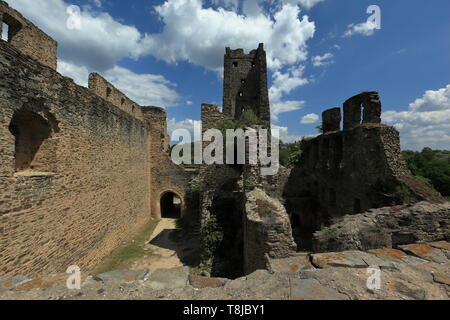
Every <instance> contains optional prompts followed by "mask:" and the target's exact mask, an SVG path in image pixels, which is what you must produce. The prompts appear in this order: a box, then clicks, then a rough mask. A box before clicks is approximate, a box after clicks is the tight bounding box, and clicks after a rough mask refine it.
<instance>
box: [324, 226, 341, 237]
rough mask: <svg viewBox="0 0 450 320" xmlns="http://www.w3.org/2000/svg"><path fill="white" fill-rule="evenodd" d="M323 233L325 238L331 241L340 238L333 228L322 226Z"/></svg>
mask: <svg viewBox="0 0 450 320" xmlns="http://www.w3.org/2000/svg"><path fill="white" fill-rule="evenodd" d="M321 232H322V234H323V236H324V237H325V238H326V239H327V240H329V241H335V240H337V239H338V238H339V234H338V232H337V231H336V230H335V229H333V228H329V227H323V226H322V228H321Z"/></svg>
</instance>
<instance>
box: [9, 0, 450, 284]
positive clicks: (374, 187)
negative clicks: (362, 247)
mask: <svg viewBox="0 0 450 320" xmlns="http://www.w3.org/2000/svg"><path fill="white" fill-rule="evenodd" d="M0 22H1V24H0V26H3V24H6V25H7V26H8V38H7V39H6V41H3V40H2V41H0V74H1V75H2V77H1V78H0V150H1V153H0V190H1V192H0V231H1V232H0V248H1V253H0V275H13V274H26V275H31V276H34V275H39V274H50V273H59V272H64V271H65V269H66V268H67V267H68V266H69V265H74V264H76V265H78V266H79V267H81V268H82V269H85V270H89V268H91V267H92V266H94V265H96V264H97V263H98V262H99V261H101V260H102V259H103V258H104V257H106V256H107V255H108V254H109V253H110V252H111V251H112V250H113V249H115V248H116V247H118V246H119V245H120V244H121V243H122V242H123V241H125V240H126V239H128V238H129V237H130V236H131V235H133V234H134V233H135V232H136V231H137V230H138V229H139V228H141V227H142V226H143V225H145V224H146V223H147V222H148V221H149V220H150V219H152V218H153V219H159V218H161V217H163V216H164V215H165V214H166V213H167V212H168V210H169V211H170V210H171V206H174V198H179V199H180V208H179V209H180V215H184V214H185V209H186V199H185V198H186V190H187V188H188V183H189V178H188V175H187V174H186V173H185V171H184V170H183V169H182V168H181V167H179V166H176V165H175V164H174V163H173V162H172V161H171V159H170V157H169V155H168V149H169V138H168V136H167V120H166V117H167V114H166V112H165V111H164V110H163V109H162V108H159V107H154V106H140V105H139V104H137V103H136V102H134V101H132V100H131V99H129V98H128V97H127V96H126V95H124V94H123V93H122V92H120V91H119V90H118V89H117V88H115V87H114V86H113V85H112V84H111V83H109V82H108V81H107V80H106V79H104V78H103V77H102V76H101V75H99V74H97V73H93V74H91V75H90V76H89V85H88V88H85V87H82V86H79V85H76V84H75V83H74V81H73V80H72V79H70V78H67V77H64V76H62V75H60V74H59V73H58V72H56V66H57V58H56V51H57V43H56V41H54V40H53V39H51V38H50V37H49V36H48V35H46V34H45V33H44V32H42V31H41V30H39V28H37V27H36V26H35V25H33V24H32V23H31V22H30V21H28V20H27V19H25V18H24V17H23V16H22V15H21V14H20V13H19V12H17V11H16V10H14V9H12V8H11V7H9V6H8V4H7V3H6V2H4V1H1V0H0ZM0 31H1V30H0ZM224 65H225V68H224V96H223V112H220V111H219V108H218V107H217V106H214V105H206V104H205V105H202V110H201V120H202V132H203V133H204V132H205V131H206V130H208V129H212V128H217V126H218V124H221V123H225V122H227V121H228V122H229V121H236V120H239V119H240V118H241V116H242V115H243V114H244V112H245V111H247V110H251V111H252V113H253V114H254V115H255V116H256V118H257V123H253V124H249V125H248V127H250V128H253V129H255V128H266V129H270V105H269V97H268V88H267V65H266V53H265V51H264V47H263V45H262V44H260V45H259V46H258V48H257V49H256V50H253V51H251V52H250V53H244V51H243V50H242V49H237V50H231V49H230V48H227V49H226V54H225V57H224ZM361 115H362V116H361ZM380 116H381V103H380V98H379V96H378V93H376V92H364V93H361V94H359V95H357V96H355V97H353V98H351V99H349V100H348V101H346V102H345V103H344V108H343V116H342V114H341V109H340V108H334V109H330V110H327V111H325V112H324V113H323V115H322V118H323V126H322V129H323V134H321V135H320V136H318V137H316V138H314V139H310V140H305V141H303V142H302V143H301V146H302V150H303V153H302V156H301V159H300V160H299V162H298V163H297V164H296V165H295V166H294V167H293V168H290V169H283V170H282V172H280V174H279V175H277V176H267V177H263V176H261V175H260V174H259V170H258V167H259V166H260V165H259V164H258V165H249V164H242V165H209V166H206V165H203V166H202V167H201V169H200V184H201V204H200V208H199V211H200V220H201V225H202V227H203V230H215V229H214V228H218V229H220V230H221V232H222V233H223V237H222V238H221V239H220V241H219V242H218V243H215V246H214V248H213V249H212V251H211V254H210V256H208V257H207V258H208V260H209V261H208V262H209V264H210V265H209V266H210V268H211V271H212V275H217V276H224V277H229V278H238V277H240V276H242V275H244V274H249V273H252V272H253V271H255V270H258V269H265V268H268V264H269V261H270V260H271V259H281V258H288V257H291V256H293V255H295V254H296V250H297V249H314V248H313V247H314V246H313V243H312V242H313V240H314V237H313V234H314V233H315V232H317V231H320V230H321V229H322V230H323V227H324V226H329V225H332V224H333V223H334V221H333V219H335V218H342V217H348V216H355V215H358V214H359V213H363V212H365V211H366V210H368V209H374V208H381V207H387V208H388V209H385V210H384V211H383V212H384V213H383V214H385V216H389V215H386V212H385V211H388V213H389V210H390V209H389V207H391V206H394V205H404V204H414V203H416V202H418V201H428V202H442V201H443V199H442V197H441V196H440V195H439V194H438V193H437V192H435V191H433V190H431V189H430V188H428V187H427V186H425V185H423V184H422V183H420V182H419V181H417V180H415V179H414V178H413V177H412V175H411V173H410V172H409V170H408V169H407V167H406V165H405V163H404V161H403V159H402V157H401V154H400V141H399V139H400V138H399V133H398V132H397V130H396V129H395V128H393V127H390V126H386V125H383V124H381V118H380ZM342 120H343V130H341V121H342ZM204 146H205V145H203V147H204ZM246 158H248V151H247V157H246ZM172 209H173V208H172ZM443 214H447V216H448V213H447V212H444V213H443ZM443 214H436V215H433V216H436V217H438V218H436V219H440V218H439V217H440V216H442V215H443ZM430 216H431V215H430ZM389 218H392V219H397V218H395V217H394V215H392V216H389ZM417 219H418V220H420V219H422V218H420V217H419V218H417ZM433 219H434V218H433ZM433 219H431V220H432V221H431V222H430V223H428V224H427V223H422V224H421V225H422V226H424V227H423V228H422V229H423V230H422V229H420V228H419V229H420V232H421V234H420V235H417V232H416V231H411V230H410V229H408V230H407V231H404V230H403V229H402V230H401V232H403V233H399V231H398V230H393V231H392V232H391V235H390V237H391V238H390V239H391V242H389V241H388V242H386V243H388V244H387V246H389V243H390V245H391V246H392V245H394V244H396V245H399V244H406V242H407V241H410V240H411V239H426V240H427V241H437V240H442V238H445V239H447V240H448V238H449V236H450V235H449V231H448V230H449V226H448V218H447V220H445V221H444V220H442V221H437V222H436V221H434V220H433ZM424 220H427V219H424ZM420 221H421V222H422V220H420ZM427 221H428V220H427ZM390 222H392V221H390ZM435 222H436V223H435ZM393 224H394V225H395V223H393ZM205 227H206V228H205ZM399 228H400V227H399ZM293 229H294V230H293ZM438 229H439V230H438ZM297 231H298V232H299V234H300V237H299V238H297V237H294V236H293V234H295V232H297ZM404 232H407V233H408V232H409V234H407V237H406V238H402V237H405V234H404ZM414 232H415V233H414ZM411 234H412V236H414V237H413V238H411V237H412V236H411ZM424 234H425V235H426V237H425V236H424ZM202 237H203V244H204V245H205V243H206V245H205V248H206V247H207V245H208V244H209V242H208V241H209V239H208V234H206V233H203V234H202ZM392 237H395V241H393V240H392ZM404 239H407V240H404ZM320 241H321V248H325V247H327V243H326V242H327V241H328V240H327V239H325V240H324V239H322V238H321V240H320ZM344 242H346V244H347V245H348V244H351V243H352V242H355V241H354V239H353V240H352V239H350V238H345V241H344ZM410 243H411V242H410Z"/></svg>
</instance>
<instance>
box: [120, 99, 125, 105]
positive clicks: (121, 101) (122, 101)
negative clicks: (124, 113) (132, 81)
mask: <svg viewBox="0 0 450 320" xmlns="http://www.w3.org/2000/svg"><path fill="white" fill-rule="evenodd" d="M124 103H125V99H124V98H122V100H120V104H121V105H122V106H123V104H124Z"/></svg>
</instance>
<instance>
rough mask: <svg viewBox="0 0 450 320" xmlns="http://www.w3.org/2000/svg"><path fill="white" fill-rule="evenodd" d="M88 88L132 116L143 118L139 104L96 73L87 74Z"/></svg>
mask: <svg viewBox="0 0 450 320" xmlns="http://www.w3.org/2000/svg"><path fill="white" fill-rule="evenodd" d="M89 89H91V90H92V91H93V92H94V93H95V94H96V95H98V96H99V97H102V98H103V99H105V100H106V101H108V102H111V103H112V104H113V105H115V106H116V107H118V108H119V109H121V110H123V111H125V112H126V113H128V114H130V115H132V116H133V117H135V118H137V119H140V120H143V119H144V115H143V113H142V109H141V106H140V105H138V104H137V103H136V102H134V101H133V100H131V99H129V98H128V97H127V96H126V95H125V94H123V93H122V92H120V91H119V90H118V89H116V88H115V87H114V86H113V85H112V84H111V83H109V82H108V81H107V80H106V79H105V78H103V77H102V76H101V75H99V74H98V73H91V74H90V75H89Z"/></svg>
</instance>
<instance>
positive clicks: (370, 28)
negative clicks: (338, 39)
mask: <svg viewBox="0 0 450 320" xmlns="http://www.w3.org/2000/svg"><path fill="white" fill-rule="evenodd" d="M375 30H377V24H376V22H374V21H366V22H362V23H358V24H354V23H352V24H350V25H349V26H348V27H347V31H346V32H345V33H344V35H343V37H345V38H348V37H351V36H353V35H355V34H361V35H363V36H371V35H373V34H374V33H375Z"/></svg>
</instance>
